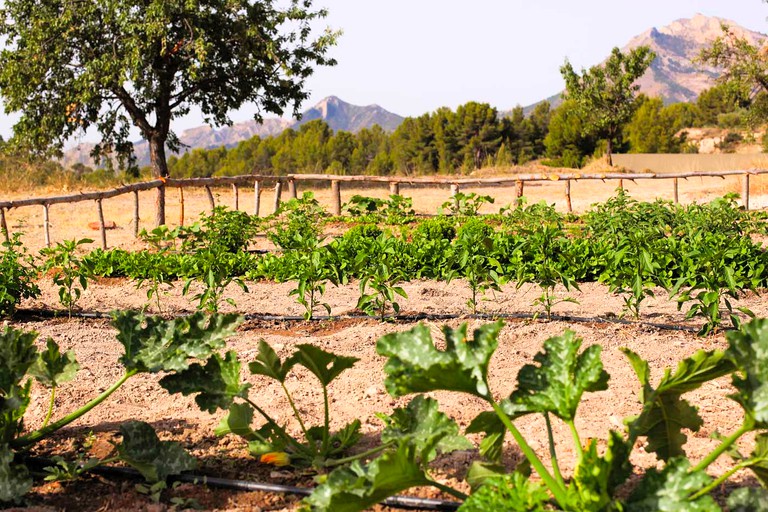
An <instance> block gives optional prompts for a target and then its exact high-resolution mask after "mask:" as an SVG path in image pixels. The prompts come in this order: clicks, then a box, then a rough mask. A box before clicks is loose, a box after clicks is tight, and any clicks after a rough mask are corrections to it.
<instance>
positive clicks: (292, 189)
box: [288, 178, 298, 199]
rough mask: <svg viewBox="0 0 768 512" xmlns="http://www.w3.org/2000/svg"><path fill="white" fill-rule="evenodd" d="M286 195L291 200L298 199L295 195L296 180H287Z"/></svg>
mask: <svg viewBox="0 0 768 512" xmlns="http://www.w3.org/2000/svg"><path fill="white" fill-rule="evenodd" d="M288 195H289V196H291V199H296V198H297V197H298V196H297V193H296V180H295V179H293V178H291V179H289V180H288Z"/></svg>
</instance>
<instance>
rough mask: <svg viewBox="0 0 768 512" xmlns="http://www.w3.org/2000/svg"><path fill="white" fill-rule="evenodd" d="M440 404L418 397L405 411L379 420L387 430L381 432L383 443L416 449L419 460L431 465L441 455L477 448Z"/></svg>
mask: <svg viewBox="0 0 768 512" xmlns="http://www.w3.org/2000/svg"><path fill="white" fill-rule="evenodd" d="M439 407H440V404H438V403H437V400H434V399H432V398H426V397H424V396H423V395H419V396H417V397H415V398H414V399H413V400H411V401H410V402H409V403H408V405H407V406H406V407H405V408H397V409H395V410H394V411H393V412H392V414H391V415H389V416H383V415H382V416H379V417H380V418H381V420H382V421H384V424H385V427H384V430H383V431H382V432H381V441H382V443H388V442H390V441H394V442H397V443H409V444H412V445H413V446H415V447H416V449H417V450H418V453H419V457H420V458H421V459H422V460H424V461H431V460H432V459H434V458H435V456H437V454H438V452H439V453H448V452H452V451H456V450H471V449H472V448H474V446H473V445H472V443H470V442H469V441H468V440H467V439H466V438H465V437H464V436H460V435H459V426H458V425H457V424H456V422H455V421H453V420H452V419H451V418H449V417H448V416H446V415H445V414H444V413H442V412H440V410H439Z"/></svg>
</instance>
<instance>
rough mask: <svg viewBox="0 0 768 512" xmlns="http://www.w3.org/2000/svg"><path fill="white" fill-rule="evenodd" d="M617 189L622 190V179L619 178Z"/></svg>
mask: <svg viewBox="0 0 768 512" xmlns="http://www.w3.org/2000/svg"><path fill="white" fill-rule="evenodd" d="M619 190H624V180H623V179H619Z"/></svg>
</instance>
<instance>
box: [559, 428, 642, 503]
mask: <svg viewBox="0 0 768 512" xmlns="http://www.w3.org/2000/svg"><path fill="white" fill-rule="evenodd" d="M597 445H598V443H597V441H596V440H594V439H593V440H591V441H590V442H589V443H588V445H587V446H586V448H585V450H584V454H583V456H582V457H581V459H580V460H579V463H578V465H577V466H576V470H575V471H574V474H573V478H572V479H571V484H570V486H569V487H568V501H569V503H570V504H571V507H572V509H573V510H581V511H595V512H598V511H601V510H605V509H606V507H607V506H608V505H609V504H610V503H611V501H612V499H613V492H614V490H615V489H616V487H618V486H619V485H621V484H623V483H624V481H626V479H627V478H628V477H629V475H630V474H631V473H632V466H631V464H630V462H629V453H630V451H631V447H630V446H627V443H626V441H624V438H623V437H622V436H621V435H620V434H619V433H617V432H615V431H611V433H610V437H609V439H608V447H607V448H606V449H605V453H604V454H603V455H602V456H601V455H599V454H598V449H597Z"/></svg>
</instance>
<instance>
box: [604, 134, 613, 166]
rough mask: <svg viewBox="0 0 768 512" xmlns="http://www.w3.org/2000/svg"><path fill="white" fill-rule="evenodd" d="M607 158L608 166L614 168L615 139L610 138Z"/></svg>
mask: <svg viewBox="0 0 768 512" xmlns="http://www.w3.org/2000/svg"><path fill="white" fill-rule="evenodd" d="M605 153H606V156H607V157H608V165H610V166H611V167H613V137H611V136H609V137H608V144H607V147H606V151H605Z"/></svg>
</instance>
